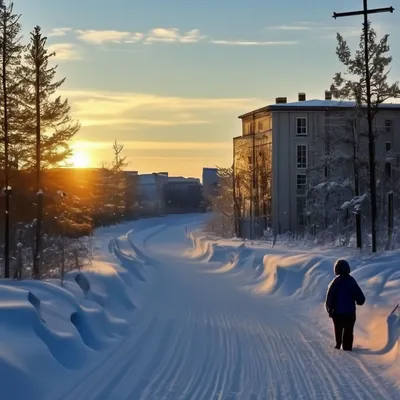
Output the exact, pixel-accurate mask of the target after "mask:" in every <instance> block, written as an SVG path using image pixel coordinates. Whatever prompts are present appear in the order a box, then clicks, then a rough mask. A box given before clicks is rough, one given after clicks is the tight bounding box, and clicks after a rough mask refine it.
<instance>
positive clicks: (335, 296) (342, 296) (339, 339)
mask: <svg viewBox="0 0 400 400" xmlns="http://www.w3.org/2000/svg"><path fill="white" fill-rule="evenodd" d="M334 271H335V275H336V278H335V279H334V280H333V281H332V282H331V283H330V284H329V287H328V291H327V294H326V301H325V308H326V311H327V312H328V314H329V317H330V318H332V320H333V325H334V328H335V338H336V346H335V348H336V349H340V348H341V346H342V345H343V350H345V351H352V349H353V340H354V333H353V332H354V325H355V323H356V304H357V305H358V306H362V305H363V304H364V303H365V296H364V293H363V292H362V290H361V288H360V286H358V283H357V281H356V280H355V279H354V278H353V277H352V276H351V275H350V265H349V263H348V262H347V261H346V260H337V261H336V263H335V266H334Z"/></svg>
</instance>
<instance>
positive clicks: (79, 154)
mask: <svg viewBox="0 0 400 400" xmlns="http://www.w3.org/2000/svg"><path fill="white" fill-rule="evenodd" d="M70 160H71V164H72V166H73V167H74V168H88V167H89V166H90V157H89V154H88V153H86V152H83V151H74V154H73V155H72V157H71V159H70Z"/></svg>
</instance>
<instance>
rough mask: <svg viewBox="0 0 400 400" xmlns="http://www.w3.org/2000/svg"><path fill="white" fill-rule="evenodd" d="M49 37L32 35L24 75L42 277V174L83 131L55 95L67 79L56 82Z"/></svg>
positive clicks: (37, 265) (37, 263)
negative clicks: (79, 131)
mask: <svg viewBox="0 0 400 400" xmlns="http://www.w3.org/2000/svg"><path fill="white" fill-rule="evenodd" d="M46 40H47V38H46V37H44V36H42V33H41V28H40V27H39V26H36V27H35V28H34V29H33V31H32V32H31V42H30V44H29V46H28V51H27V53H26V55H25V63H24V65H22V66H21V68H20V75H21V76H22V78H23V83H24V86H25V88H26V98H25V112H26V114H27V116H28V122H27V124H26V127H25V129H26V132H27V133H28V134H30V135H31V137H32V138H33V137H34V140H32V144H33V143H34V146H32V147H31V152H30V153H28V154H27V160H26V161H27V166H28V167H31V168H32V169H34V170H35V172H36V195H37V204H36V209H37V216H36V240H35V251H34V260H33V276H34V277H35V278H39V277H40V253H41V230H42V219H43V188H42V179H41V175H42V173H41V171H42V169H44V168H47V167H50V166H56V165H58V164H59V163H61V162H62V161H64V160H65V159H67V158H68V157H70V156H71V153H72V152H71V149H70V147H69V141H70V140H71V139H72V138H73V136H74V135H75V134H76V133H77V132H78V130H79V123H77V122H75V121H74V120H72V118H71V117H70V115H69V112H70V106H69V104H68V100H62V99H61V97H60V96H58V97H57V96H55V94H56V92H57V89H59V88H60V86H61V85H62V84H63V83H64V82H65V78H64V79H61V80H59V81H57V80H55V75H56V70H57V66H53V67H50V66H49V62H50V61H51V59H52V57H53V56H55V53H49V52H48V50H47V48H46Z"/></svg>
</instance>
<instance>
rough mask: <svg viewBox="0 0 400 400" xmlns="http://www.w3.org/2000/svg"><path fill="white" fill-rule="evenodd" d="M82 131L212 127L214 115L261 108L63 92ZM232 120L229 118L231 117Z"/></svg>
mask: <svg viewBox="0 0 400 400" xmlns="http://www.w3.org/2000/svg"><path fill="white" fill-rule="evenodd" d="M60 94H61V95H62V96H63V97H64V96H65V97H66V98H68V99H69V102H70V104H71V107H72V114H73V116H74V117H75V118H77V119H79V120H80V121H81V124H82V126H83V127H93V126H102V127H111V128H112V127H116V126H118V127H119V128H118V129H121V128H124V127H127V128H129V129H131V127H136V126H138V125H139V126H159V127H172V126H180V125H181V126H182V125H205V124H212V121H213V118H214V117H215V115H216V114H218V116H220V115H221V113H232V114H237V115H238V114H239V113H241V112H243V110H248V109H253V108H256V107H259V106H260V105H262V104H263V102H262V101H260V100H257V99H253V98H190V97H173V96H158V95H152V94H143V93H118V92H97V91H84V90H82V91H80V90H64V91H60ZM232 118H233V117H232Z"/></svg>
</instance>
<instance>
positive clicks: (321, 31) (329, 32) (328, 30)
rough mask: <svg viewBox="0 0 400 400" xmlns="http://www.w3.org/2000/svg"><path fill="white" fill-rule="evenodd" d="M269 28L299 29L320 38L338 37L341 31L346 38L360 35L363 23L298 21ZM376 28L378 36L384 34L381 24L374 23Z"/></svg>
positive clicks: (275, 29)
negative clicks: (325, 23) (340, 23)
mask: <svg viewBox="0 0 400 400" xmlns="http://www.w3.org/2000/svg"><path fill="white" fill-rule="evenodd" d="M267 29H268V30H273V31H297V32H308V33H312V34H314V35H316V34H317V35H318V36H317V38H318V39H336V33H337V32H339V33H340V34H341V35H342V36H343V37H344V38H353V37H360V35H361V29H362V24H361V22H360V24H359V25H352V26H343V25H338V24H336V23H332V24H330V25H323V24H321V23H318V22H298V23H296V24H294V25H275V26H270V27H267ZM374 29H375V31H376V33H377V35H378V37H381V36H383V34H384V33H383V29H382V26H381V25H380V24H376V23H375V24H374Z"/></svg>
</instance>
